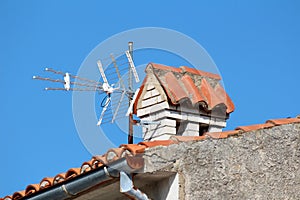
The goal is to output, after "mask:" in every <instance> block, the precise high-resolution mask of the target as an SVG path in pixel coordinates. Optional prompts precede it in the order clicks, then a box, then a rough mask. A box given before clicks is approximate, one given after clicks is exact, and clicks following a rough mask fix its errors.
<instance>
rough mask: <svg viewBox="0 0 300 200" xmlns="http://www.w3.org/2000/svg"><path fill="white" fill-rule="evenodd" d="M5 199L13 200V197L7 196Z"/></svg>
mask: <svg viewBox="0 0 300 200" xmlns="http://www.w3.org/2000/svg"><path fill="white" fill-rule="evenodd" d="M3 199H4V200H11V199H12V196H11V195H10V196H5V197H4V198H3Z"/></svg>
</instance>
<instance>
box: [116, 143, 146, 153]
mask: <svg viewBox="0 0 300 200" xmlns="http://www.w3.org/2000/svg"><path fill="white" fill-rule="evenodd" d="M120 147H121V148H125V149H127V150H129V151H130V152H131V153H132V155H136V154H139V153H144V150H145V146H144V145H140V144H122V145H121V146H120Z"/></svg>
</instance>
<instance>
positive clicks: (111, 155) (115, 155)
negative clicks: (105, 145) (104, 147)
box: [106, 148, 124, 162]
mask: <svg viewBox="0 0 300 200" xmlns="http://www.w3.org/2000/svg"><path fill="white" fill-rule="evenodd" d="M123 151H124V149H123V148H113V149H109V150H108V151H107V153H106V160H107V162H112V161H115V160H117V159H119V158H121V157H122V156H121V155H122V153H123Z"/></svg>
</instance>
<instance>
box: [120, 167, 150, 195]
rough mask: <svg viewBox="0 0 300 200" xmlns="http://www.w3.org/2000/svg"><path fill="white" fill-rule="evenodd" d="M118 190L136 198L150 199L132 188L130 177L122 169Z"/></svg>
mask: <svg viewBox="0 0 300 200" xmlns="http://www.w3.org/2000/svg"><path fill="white" fill-rule="evenodd" d="M120 192H121V193H123V194H125V195H127V196H130V197H131V198H133V199H136V200H150V199H149V198H148V197H147V195H146V194H145V193H143V192H142V191H140V190H139V189H137V188H134V186H133V182H132V177H131V176H130V175H128V174H127V173H125V172H123V171H121V172H120Z"/></svg>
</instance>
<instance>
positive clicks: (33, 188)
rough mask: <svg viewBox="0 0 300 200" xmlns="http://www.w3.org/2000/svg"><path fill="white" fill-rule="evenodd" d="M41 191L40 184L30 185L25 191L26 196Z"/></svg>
mask: <svg viewBox="0 0 300 200" xmlns="http://www.w3.org/2000/svg"><path fill="white" fill-rule="evenodd" d="M39 190H40V184H31V185H28V186H27V187H26V189H25V195H30V194H33V193H35V192H37V191H39Z"/></svg>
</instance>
